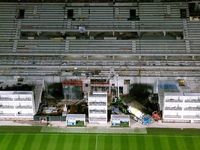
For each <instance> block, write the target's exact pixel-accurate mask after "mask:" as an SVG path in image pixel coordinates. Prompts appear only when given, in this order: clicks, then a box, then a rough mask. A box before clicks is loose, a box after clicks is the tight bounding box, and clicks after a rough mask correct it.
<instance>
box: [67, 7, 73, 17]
mask: <svg viewBox="0 0 200 150" xmlns="http://www.w3.org/2000/svg"><path fill="white" fill-rule="evenodd" d="M73 16H74V10H73V9H68V10H67V18H68V19H73Z"/></svg>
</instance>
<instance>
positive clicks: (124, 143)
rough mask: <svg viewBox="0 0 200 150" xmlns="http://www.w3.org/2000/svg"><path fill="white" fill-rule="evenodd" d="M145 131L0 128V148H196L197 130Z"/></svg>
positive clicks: (198, 144) (198, 138)
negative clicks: (109, 131)
mask: <svg viewBox="0 0 200 150" xmlns="http://www.w3.org/2000/svg"><path fill="white" fill-rule="evenodd" d="M147 132H148V134H64V133H42V132H40V127H0V150H199V149H200V142H199V141H200V130H195V129H189V130H180V129H147Z"/></svg>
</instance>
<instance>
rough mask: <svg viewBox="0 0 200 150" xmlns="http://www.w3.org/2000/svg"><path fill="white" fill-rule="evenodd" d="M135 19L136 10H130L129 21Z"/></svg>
mask: <svg viewBox="0 0 200 150" xmlns="http://www.w3.org/2000/svg"><path fill="white" fill-rule="evenodd" d="M135 18H136V10H135V9H130V19H135Z"/></svg>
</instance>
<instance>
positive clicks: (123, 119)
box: [111, 115, 130, 127]
mask: <svg viewBox="0 0 200 150" xmlns="http://www.w3.org/2000/svg"><path fill="white" fill-rule="evenodd" d="M111 126H112V127H129V126H130V116H129V115H111Z"/></svg>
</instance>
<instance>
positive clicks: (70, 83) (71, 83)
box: [62, 80, 83, 86]
mask: <svg viewBox="0 0 200 150" xmlns="http://www.w3.org/2000/svg"><path fill="white" fill-rule="evenodd" d="M62 84H63V85H64V86H82V85H83V81H81V80H65V81H63V83H62Z"/></svg>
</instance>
